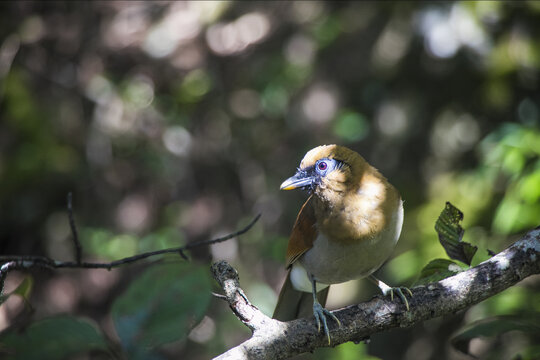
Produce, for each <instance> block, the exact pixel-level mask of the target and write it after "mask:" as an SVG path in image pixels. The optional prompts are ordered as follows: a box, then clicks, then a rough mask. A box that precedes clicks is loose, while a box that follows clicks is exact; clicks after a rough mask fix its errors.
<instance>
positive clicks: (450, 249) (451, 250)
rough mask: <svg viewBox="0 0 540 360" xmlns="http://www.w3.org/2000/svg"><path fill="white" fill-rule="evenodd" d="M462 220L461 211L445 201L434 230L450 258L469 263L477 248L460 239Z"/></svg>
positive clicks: (462, 231)
mask: <svg viewBox="0 0 540 360" xmlns="http://www.w3.org/2000/svg"><path fill="white" fill-rule="evenodd" d="M462 220H463V213H462V212H461V211H460V210H459V209H458V208H456V207H455V206H454V205H452V204H451V203H450V202H448V201H447V202H446V206H445V208H444V210H443V211H442V212H441V215H439V218H438V219H437V222H436V223H435V231H437V233H438V234H439V241H440V243H441V245H442V246H443V247H444V250H446V253H447V254H448V256H449V257H450V258H452V259H455V260H459V261H461V262H464V263H465V264H467V265H471V261H472V259H473V257H474V254H475V253H476V250H478V248H477V247H476V246H473V245H471V244H469V243H466V242H462V241H461V239H462V238H463V234H464V233H465V231H464V230H463V228H462V227H461V225H460V222H461V221H462Z"/></svg>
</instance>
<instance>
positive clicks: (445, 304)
mask: <svg viewBox="0 0 540 360" xmlns="http://www.w3.org/2000/svg"><path fill="white" fill-rule="evenodd" d="M216 267H218V268H220V269H222V270H221V271H213V273H214V277H215V278H216V280H217V281H218V282H219V283H220V285H221V286H222V287H223V288H224V290H225V292H226V293H227V295H226V298H227V300H228V302H229V306H230V307H231V308H232V309H233V311H234V312H235V314H236V315H237V316H238V317H239V318H240V320H241V321H242V322H244V323H245V324H246V325H247V326H248V327H250V329H252V331H253V336H252V337H251V338H250V339H248V340H247V341H245V342H244V343H242V344H240V345H238V346H237V347H234V348H232V349H230V350H229V351H227V352H225V353H223V354H222V355H220V356H218V357H217V358H216V359H285V358H289V357H291V356H294V355H297V354H300V353H303V352H309V351H313V350H314V349H315V348H318V347H324V346H328V344H327V339H326V337H325V336H324V334H322V333H319V332H318V331H317V326H316V323H315V320H314V319H313V318H309V319H300V320H294V321H289V322H286V323H283V322H279V321H277V320H273V319H270V318H269V317H267V316H265V315H264V314H262V313H261V312H260V311H259V310H258V309H257V308H256V307H254V306H253V305H251V304H250V303H249V301H248V299H247V298H246V296H245V295H244V293H243V291H242V289H240V288H239V284H238V275H237V273H236V270H234V269H232V268H231V267H230V266H229V265H228V264H227V263H225V262H221V263H218V264H214V266H213V268H216ZM538 273H540V228H537V229H535V230H532V231H530V232H529V233H527V234H526V235H525V236H524V237H523V238H521V239H520V240H519V241H517V242H516V243H514V244H513V245H512V246H510V247H509V248H508V249H506V250H504V251H503V252H501V253H499V254H497V255H495V256H494V257H492V258H490V259H489V260H487V261H484V262H483V263H481V264H479V265H478V266H476V267H474V268H472V269H469V270H467V271H463V272H461V273H459V274H457V275H455V276H452V277H449V278H446V279H444V280H441V281H439V282H436V283H431V284H428V285H426V286H419V287H416V288H414V289H412V291H413V298H412V299H411V300H410V301H409V304H410V311H405V307H404V305H403V304H401V303H400V302H392V301H390V300H389V299H387V298H382V297H375V298H374V299H372V300H371V301H369V302H365V303H362V304H358V305H352V306H348V307H346V308H343V309H341V310H338V311H335V312H334V314H335V315H336V316H337V317H338V318H339V320H340V321H341V324H342V326H341V327H340V328H337V327H335V326H334V327H331V329H330V333H331V334H330V335H331V337H332V345H334V346H335V345H339V344H342V343H344V342H348V341H354V342H359V341H362V340H363V339H365V338H367V337H369V336H370V335H372V334H374V333H377V332H381V331H384V330H388V329H391V328H396V327H409V326H413V325H415V324H417V323H419V322H422V321H425V320H428V319H432V318H435V317H438V316H443V315H447V314H452V313H455V312H456V311H459V310H462V309H465V308H467V307H469V306H471V305H474V304H477V303H479V302H481V301H482V300H485V299H487V298H489V297H491V296H493V295H495V294H497V293H499V292H501V291H503V290H504V289H507V288H509V287H510V286H512V285H514V284H516V283H517V282H519V281H520V280H522V279H524V278H526V277H528V276H530V275H533V274H538ZM226 285H227V288H226Z"/></svg>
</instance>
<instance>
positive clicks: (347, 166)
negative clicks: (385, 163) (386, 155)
mask: <svg viewBox="0 0 540 360" xmlns="http://www.w3.org/2000/svg"><path fill="white" fill-rule="evenodd" d="M364 164H367V163H366V162H365V160H364V159H363V158H362V157H361V156H360V155H359V154H358V153H356V152H354V151H352V150H350V149H348V148H346V147H344V146H339V145H322V146H318V147H316V148H314V149H311V150H310V151H308V152H307V154H306V155H305V156H304V158H303V159H302V161H301V162H300V166H299V167H298V170H297V171H296V174H294V175H293V176H291V177H290V178H288V179H287V180H285V181H284V182H283V183H282V184H281V186H280V189H281V190H293V189H298V188H301V189H306V190H309V191H310V192H312V193H316V194H317V193H322V192H328V191H331V192H338V193H340V192H344V191H346V190H347V189H348V187H349V185H350V183H351V182H352V181H353V179H356V178H357V177H359V176H360V174H361V172H362V171H363V169H364V167H365V166H364Z"/></svg>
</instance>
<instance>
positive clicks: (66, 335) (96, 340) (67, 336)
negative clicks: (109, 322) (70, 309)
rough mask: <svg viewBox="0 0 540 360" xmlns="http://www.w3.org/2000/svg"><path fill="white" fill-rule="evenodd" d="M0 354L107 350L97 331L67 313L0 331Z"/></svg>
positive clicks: (51, 355) (53, 355)
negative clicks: (21, 326)
mask: <svg viewBox="0 0 540 360" xmlns="http://www.w3.org/2000/svg"><path fill="white" fill-rule="evenodd" d="M0 344H1V345H0V358H2V359H26V360H32V359H40V360H47V359H51V360H57V359H64V358H66V357H68V356H74V355H76V354H84V353H86V352H88V351H90V350H103V351H107V344H106V342H105V340H104V338H103V335H102V334H101V331H99V329H98V328H97V327H96V325H95V324H93V323H92V322H90V321H88V320H84V319H81V318H75V317H70V316H58V317H52V318H47V319H44V320H40V321H37V322H35V323H33V324H31V325H30V326H29V327H28V328H26V329H25V330H24V331H22V332H21V331H20V330H8V331H6V332H3V333H2V334H1V335H0Z"/></svg>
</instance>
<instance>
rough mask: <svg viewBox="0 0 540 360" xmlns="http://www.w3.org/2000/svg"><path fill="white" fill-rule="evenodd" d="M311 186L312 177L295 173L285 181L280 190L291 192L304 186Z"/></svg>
mask: <svg viewBox="0 0 540 360" xmlns="http://www.w3.org/2000/svg"><path fill="white" fill-rule="evenodd" d="M312 184H313V177H311V176H309V175H307V174H305V173H300V172H299V173H296V174H295V175H294V176H291V177H290V178H288V179H287V180H285V181H284V182H283V183H282V184H281V186H280V187H279V189H280V190H293V189H298V188H302V187H306V186H311V185H312Z"/></svg>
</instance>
